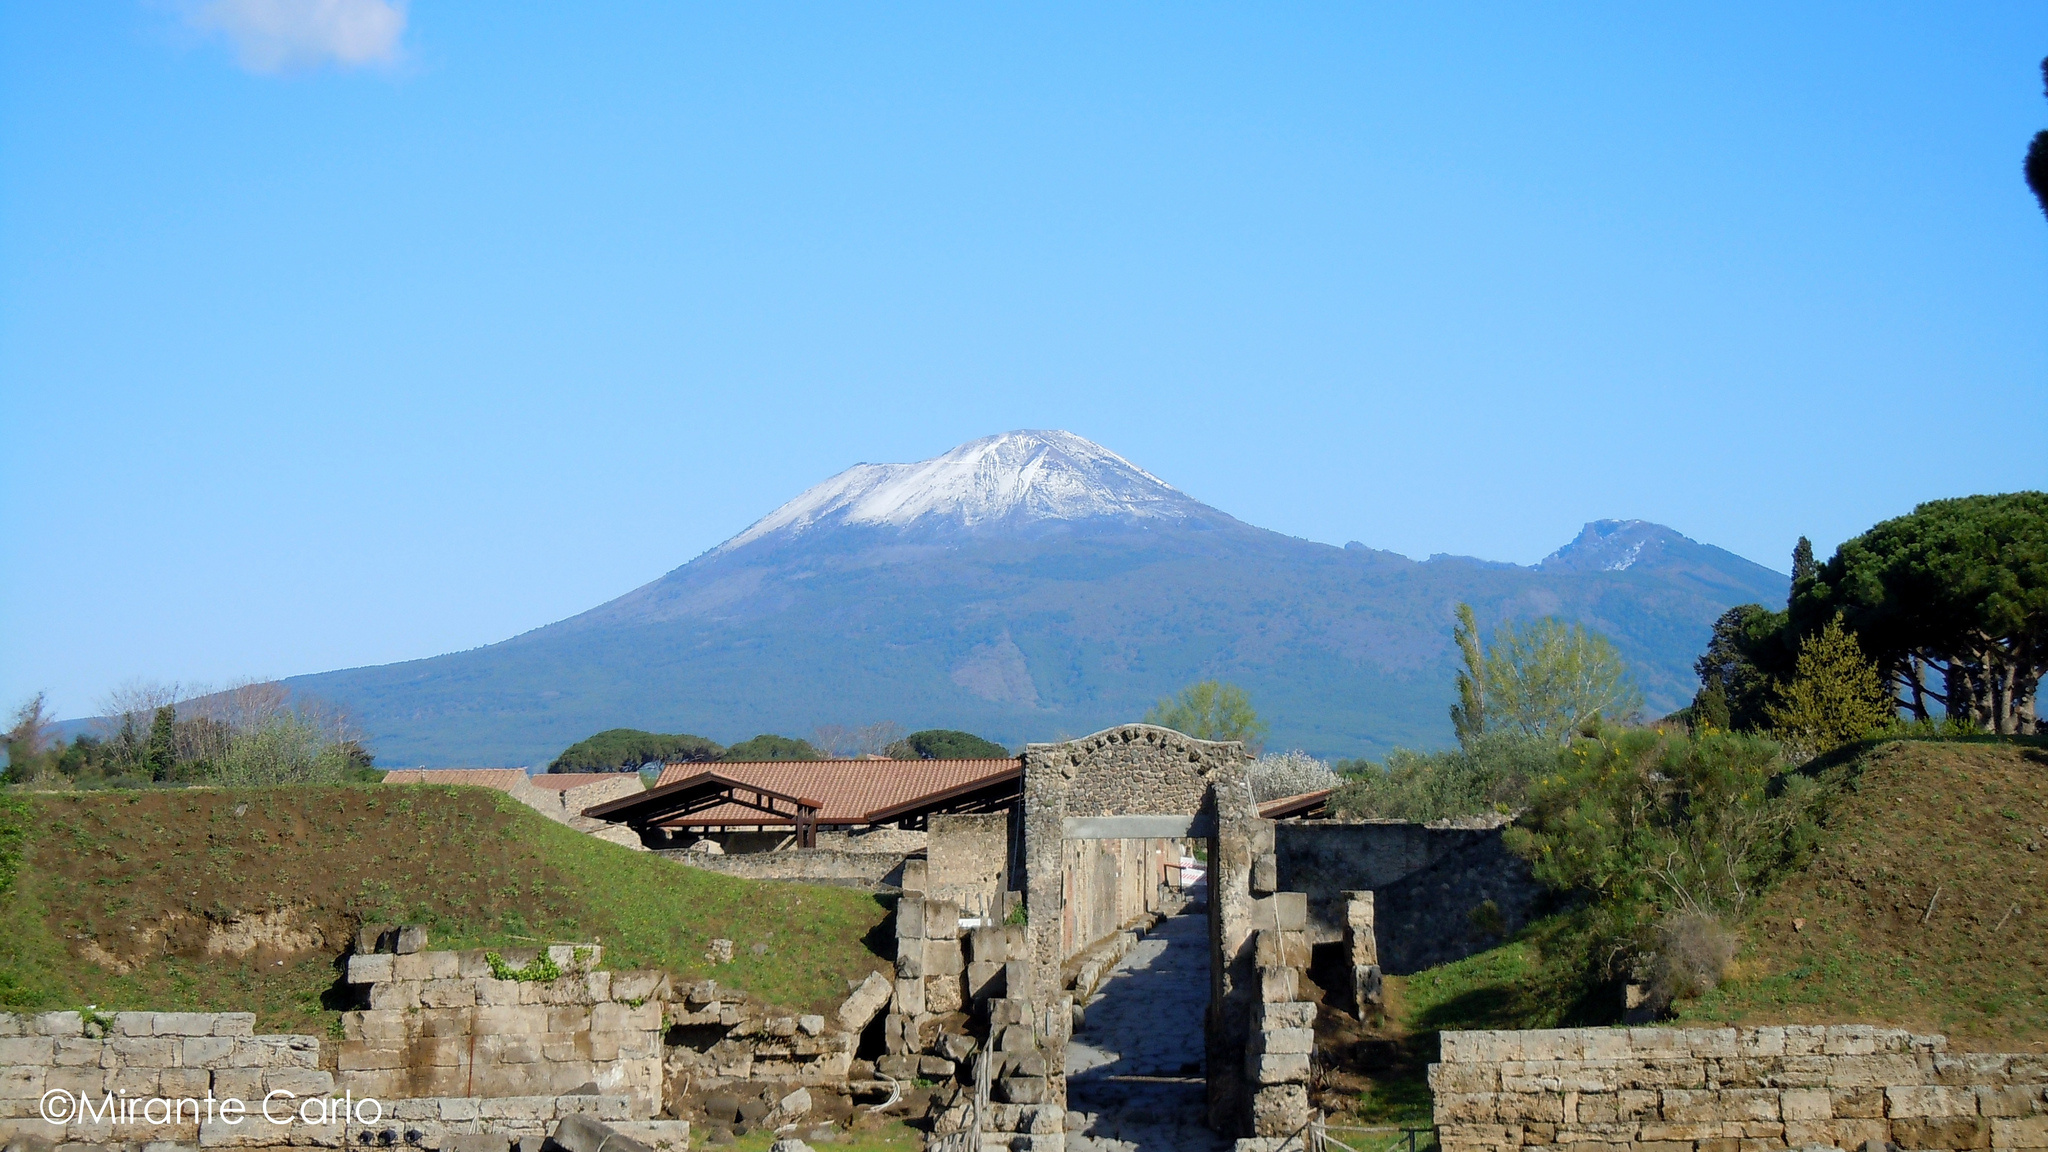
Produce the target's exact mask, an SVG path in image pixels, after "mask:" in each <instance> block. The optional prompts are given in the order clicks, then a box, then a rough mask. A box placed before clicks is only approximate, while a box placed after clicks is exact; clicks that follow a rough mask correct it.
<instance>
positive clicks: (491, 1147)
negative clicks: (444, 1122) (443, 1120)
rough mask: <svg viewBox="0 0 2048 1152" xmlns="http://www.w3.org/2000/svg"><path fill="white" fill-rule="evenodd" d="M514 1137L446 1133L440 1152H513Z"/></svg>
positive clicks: (490, 1134) (491, 1134)
mask: <svg viewBox="0 0 2048 1152" xmlns="http://www.w3.org/2000/svg"><path fill="white" fill-rule="evenodd" d="M511 1147H512V1137H511V1136H509V1135H507V1134H506V1133H504V1132H446V1133H443V1134H442V1136H441V1148H440V1152H511Z"/></svg>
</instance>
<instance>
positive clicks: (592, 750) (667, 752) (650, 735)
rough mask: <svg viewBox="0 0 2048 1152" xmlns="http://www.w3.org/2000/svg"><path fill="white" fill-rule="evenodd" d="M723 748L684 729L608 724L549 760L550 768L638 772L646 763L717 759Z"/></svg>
mask: <svg viewBox="0 0 2048 1152" xmlns="http://www.w3.org/2000/svg"><path fill="white" fill-rule="evenodd" d="M724 754H725V749H724V748H723V747H721V746H720V745H718V744H717V743H714V742H713V741H710V740H706V739H705V738H704V737H702V736H692V735H690V734H689V733H687V732H676V733H663V732H642V731H641V730H639V729H638V728H607V729H605V730H604V731H602V732H599V733H598V734H597V735H595V736H592V737H590V738H589V739H586V740H579V741H577V742H576V743H574V744H571V745H569V747H567V748H565V749H563V750H562V754H561V755H559V756H557V757H555V758H554V760H553V761H552V762H550V763H549V764H548V771H550V772H637V771H639V770H640V769H641V768H642V767H644V766H646V765H648V764H668V763H679V762H694V761H702V760H716V759H718V758H719V757H720V756H723V755H724Z"/></svg>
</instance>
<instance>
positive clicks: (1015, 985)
mask: <svg viewBox="0 0 2048 1152" xmlns="http://www.w3.org/2000/svg"><path fill="white" fill-rule="evenodd" d="M1016 954H1017V953H1015V952H1012V953H1010V955H1012V956H1015V955H1016ZM1031 979H1032V973H1031V962H1030V961H1029V960H1011V961H1008V962H1006V963H1005V964H1004V965H1003V995H1004V996H1007V997H1009V998H1010V999H1013V1000H1025V999H1028V998H1029V997H1030V995H1031V988H1032V984H1031Z"/></svg>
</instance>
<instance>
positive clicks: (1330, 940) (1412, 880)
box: [1273, 821, 1542, 975]
mask: <svg viewBox="0 0 2048 1152" xmlns="http://www.w3.org/2000/svg"><path fill="white" fill-rule="evenodd" d="M1273 831H1274V856H1275V862H1276V864H1277V866H1278V869H1279V871H1278V875H1277V877H1276V883H1278V885H1279V886H1280V887H1281V888H1283V889H1285V890H1287V891H1289V892H1302V893H1305V894H1306V895H1307V896H1308V915H1309V927H1308V931H1309V940H1310V943H1313V944H1334V943H1337V942H1338V941H1340V940H1342V939H1344V929H1345V920H1344V917H1345V902H1346V896H1345V894H1346V893H1347V892H1358V891H1370V892H1373V893H1375V894H1376V895H1377V897H1378V902H1379V916H1380V924H1381V926H1382V936H1383V937H1384V938H1383V939H1382V941H1381V945H1380V951H1381V955H1380V963H1381V964H1382V966H1383V967H1385V969H1386V970H1387V971H1388V972H1391V973H1396V974H1401V975H1405V974H1407V973H1410V972H1418V971H1421V970H1422V969H1424V968H1428V967H1431V966H1433V965H1436V964H1443V963H1448V962H1450V961H1452V960H1458V959H1462V958H1464V957H1466V956H1469V955H1471V954H1472V953H1474V952H1478V951H1483V950H1484V949H1487V948H1491V947H1493V946H1494V945H1496V944H1498V943H1499V942H1500V941H1501V940H1502V939H1503V938H1505V937H1506V936H1509V935H1512V934H1513V933H1514V932H1515V931H1516V930H1517V929H1519V928H1520V927H1521V926H1522V925H1523V924H1525V923H1527V922H1528V919H1529V915H1530V913H1531V911H1532V910H1533V909H1534V908H1535V905H1536V901H1537V899H1538V898H1539V897H1540V896H1541V894H1542V886H1541V885H1540V884H1538V883H1537V882H1536V880H1535V877H1534V876H1532V875H1531V874H1530V872H1529V866H1528V864H1527V863H1526V862H1524V861H1523V860H1522V859H1521V858H1520V857H1517V856H1515V855H1514V854H1513V853H1511V852H1509V851H1508V850H1507V847H1506V845H1505V844H1503V843H1502V841H1501V829H1500V828H1436V827H1429V826H1426V825H1422V824H1406V823H1399V822H1394V821H1367V822H1363V823H1357V824H1340V823H1333V822H1325V821H1314V822H1307V823H1294V822H1289V821H1282V822H1280V823H1279V824H1278V825H1276V826H1275V828H1274V830H1273ZM1489 905H1490V907H1489Z"/></svg>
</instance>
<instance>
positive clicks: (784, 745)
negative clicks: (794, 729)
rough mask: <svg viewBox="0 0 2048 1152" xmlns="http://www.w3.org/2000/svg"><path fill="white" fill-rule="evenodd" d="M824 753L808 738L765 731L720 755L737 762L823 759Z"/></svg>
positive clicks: (721, 758) (723, 758)
mask: <svg viewBox="0 0 2048 1152" xmlns="http://www.w3.org/2000/svg"><path fill="white" fill-rule="evenodd" d="M824 758H825V756H824V754H823V753H821V752H819V751H818V750H817V749H816V748H814V747H812V746H811V742H810V741H808V740H799V739H797V738H796V737H794V736H777V735H775V734H774V733H772V732H764V733H762V734H761V735H759V736H756V737H754V738H753V739H751V740H742V741H740V742H739V743H737V744H735V745H733V746H732V747H730V748H727V749H726V750H725V755H723V756H721V757H719V759H720V760H725V761H729V762H733V763H737V762H739V761H742V760H823V759H824Z"/></svg>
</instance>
